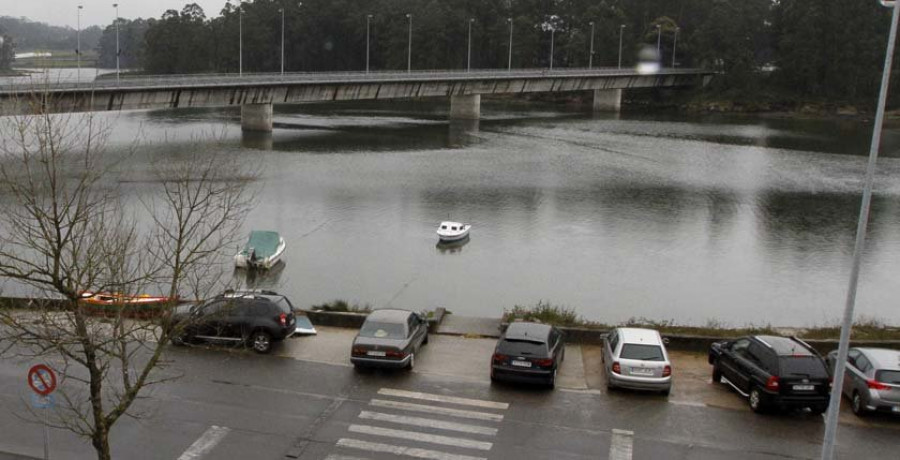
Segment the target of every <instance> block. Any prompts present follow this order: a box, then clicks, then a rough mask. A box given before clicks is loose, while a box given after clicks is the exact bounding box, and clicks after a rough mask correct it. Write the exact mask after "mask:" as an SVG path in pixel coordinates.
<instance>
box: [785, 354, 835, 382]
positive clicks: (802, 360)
mask: <svg viewBox="0 0 900 460" xmlns="http://www.w3.org/2000/svg"><path fill="white" fill-rule="evenodd" d="M781 375H782V376H783V377H791V376H801V377H811V378H823V377H827V376H828V373H827V371H826V370H825V366H824V365H823V364H822V360H820V359H819V358H818V357H816V356H782V357H781Z"/></svg>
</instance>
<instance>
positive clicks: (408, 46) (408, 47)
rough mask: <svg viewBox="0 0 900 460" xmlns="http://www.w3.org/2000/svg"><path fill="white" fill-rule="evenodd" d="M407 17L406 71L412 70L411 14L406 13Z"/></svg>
mask: <svg viewBox="0 0 900 460" xmlns="http://www.w3.org/2000/svg"><path fill="white" fill-rule="evenodd" d="M406 19H409V38H407V40H406V72H407V73H409V72H412V14H410V13H406Z"/></svg>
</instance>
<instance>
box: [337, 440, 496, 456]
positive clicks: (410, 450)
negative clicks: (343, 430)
mask: <svg viewBox="0 0 900 460" xmlns="http://www.w3.org/2000/svg"><path fill="white" fill-rule="evenodd" d="M337 445H338V446H339V447H346V448H349V449H360V450H366V451H369V452H383V453H387V454H393V455H403V456H406V457H414V458H425V459H428V460H487V459H486V458H484V457H470V456H468V455H458V454H449V453H447V452H441V451H438V450H428V449H419V448H415V447H403V446H394V445H391V444H380V443H375V442H367V441H360V440H358V439H347V438H342V439H339V440H338V442H337Z"/></svg>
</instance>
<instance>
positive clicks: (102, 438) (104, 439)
mask: <svg viewBox="0 0 900 460" xmlns="http://www.w3.org/2000/svg"><path fill="white" fill-rule="evenodd" d="M91 444H93V445H94V450H96V451H97V460H112V455H110V453H109V430H107V428H106V427H105V426H103V427H100V426H98V427H97V429H95V430H94V434H93V435H92V436H91Z"/></svg>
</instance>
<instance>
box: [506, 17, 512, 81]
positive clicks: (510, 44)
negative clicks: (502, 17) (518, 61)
mask: <svg viewBox="0 0 900 460" xmlns="http://www.w3.org/2000/svg"><path fill="white" fill-rule="evenodd" d="M506 22H508V23H509V58H508V60H507V63H506V70H507V71H508V72H512V35H513V20H512V18H506Z"/></svg>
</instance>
